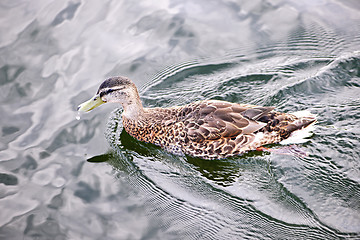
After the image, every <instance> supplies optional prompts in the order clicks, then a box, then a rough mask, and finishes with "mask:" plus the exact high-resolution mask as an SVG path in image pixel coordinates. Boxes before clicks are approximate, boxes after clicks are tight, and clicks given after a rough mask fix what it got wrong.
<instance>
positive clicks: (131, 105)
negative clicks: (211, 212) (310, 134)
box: [98, 77, 316, 159]
mask: <svg viewBox="0 0 360 240" xmlns="http://www.w3.org/2000/svg"><path fill="white" fill-rule="evenodd" d="M98 94H99V95H100V96H102V100H103V101H104V102H120V103H121V104H122V105H123V107H124V113H123V116H122V118H123V126H124V128H125V130H126V131H127V132H128V133H129V134H130V135H131V136H133V137H134V138H136V139H138V140H140V141H144V142H149V143H153V144H155V145H158V146H160V147H162V148H164V149H165V150H167V151H169V152H172V153H175V154H188V155H191V156H195V157H200V158H205V159H215V158H225V157H230V156H234V155H239V154H242V153H244V152H247V151H250V150H255V149H256V148H258V147H260V146H262V145H265V144H270V143H278V142H280V141H282V140H283V139H286V138H288V137H289V135H290V134H291V133H292V132H293V131H295V130H298V129H302V128H304V127H307V126H308V125H310V124H311V123H313V122H315V121H316V119H315V118H314V117H313V116H308V117H302V118H298V117H296V116H295V115H292V114H285V113H280V112H276V111H273V109H274V108H273V107H260V106H253V105H245V104H237V103H230V102H225V101H218V100H205V101H198V102H194V103H190V104H188V105H184V106H176V107H171V108H143V106H142V104H141V101H140V98H139V94H138V92H137V90H136V87H135V85H134V84H133V83H132V82H131V81H130V80H129V79H127V78H124V77H115V78H111V79H108V80H106V81H105V82H104V83H103V84H102V85H101V86H100V88H99V90H98Z"/></svg>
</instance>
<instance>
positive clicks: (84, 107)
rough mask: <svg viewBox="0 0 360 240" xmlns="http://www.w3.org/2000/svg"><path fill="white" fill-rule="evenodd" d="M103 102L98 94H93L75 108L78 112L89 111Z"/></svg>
mask: <svg viewBox="0 0 360 240" xmlns="http://www.w3.org/2000/svg"><path fill="white" fill-rule="evenodd" d="M103 103H105V102H104V101H103V100H101V98H100V96H99V95H95V96H94V97H92V98H90V100H88V101H86V102H84V103H82V104H80V105H79V106H78V109H77V110H78V111H79V112H89V111H91V110H93V109H94V108H96V107H98V106H100V105H101V104H103Z"/></svg>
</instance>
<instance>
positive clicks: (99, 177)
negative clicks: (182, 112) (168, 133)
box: [0, 0, 360, 239]
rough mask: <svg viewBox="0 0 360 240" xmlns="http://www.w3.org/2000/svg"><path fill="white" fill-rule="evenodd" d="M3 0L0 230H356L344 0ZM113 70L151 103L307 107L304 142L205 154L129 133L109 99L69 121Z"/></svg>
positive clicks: (354, 112) (353, 64)
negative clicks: (280, 148)
mask: <svg viewBox="0 0 360 240" xmlns="http://www.w3.org/2000/svg"><path fill="white" fill-rule="evenodd" d="M0 5H1V7H0V25H1V28H0V91H1V94H0V111H1V115H0V130H1V131H0V135H1V141H0V205H1V206H2V208H1V214H0V238H1V239H35V238H37V239H94V238H97V239H179V236H180V237H181V238H183V239H234V238H236V239H243V238H254V239H264V238H272V239H274V238H277V239H299V238H300V239H302V238H312V239H338V238H350V239H351V238H353V239H358V238H359V233H360V228H359V226H360V224H359V223H360V218H359V216H360V214H359V212H360V209H359V206H360V202H359V199H360V179H359V176H360V167H359V161H358V159H360V155H359V153H358V151H356V149H358V148H359V147H360V142H359V136H360V132H359V128H358V126H359V125H360V115H359V113H360V108H359V106H360V99H359V96H358V95H359V87H360V84H359V78H360V74H359V63H360V55H359V47H358V46H360V35H359V32H360V31H359V24H358V23H359V21H360V19H359V16H360V15H359V9H360V8H359V5H358V3H357V2H356V1H337V0H334V1H328V0H323V1H268V0H259V1H237V2H235V1H196V2H195V1H178V0H168V1H159V2H145V1H144V2H136V1H128V0H124V1H112V0H106V1H101V2H100V1H92V0H89V1H40V0H39V1H2V2H1V3H0ZM113 75H125V76H128V77H130V78H131V79H133V80H134V81H135V83H136V84H137V86H138V87H139V88H140V89H141V97H142V100H143V102H144V105H145V106H147V107H166V106H171V105H181V104H186V103H189V102H192V101H197V100H202V99H209V98H212V99H221V100H227V101H232V102H241V103H250V104H258V105H273V106H276V107H277V109H278V110H281V111H298V110H304V109H309V110H311V111H312V112H313V113H316V114H317V115H318V119H319V123H318V128H317V129H316V130H315V134H314V136H313V137H312V138H311V140H310V141H309V142H308V143H306V144H303V145H301V146H302V147H304V148H306V151H308V152H309V153H310V154H309V156H308V157H305V158H299V157H296V156H279V155H275V154H269V153H257V152H252V153H249V154H246V155H244V156H241V157H236V158H230V159H224V160H218V161H217V160H216V161H207V160H202V159H197V158H191V157H187V156H174V155H172V154H169V153H166V152H164V151H163V150H162V149H160V148H158V147H156V146H153V145H150V144H144V143H139V142H138V141H135V140H134V139H133V138H131V137H130V136H129V135H128V134H127V133H125V132H123V131H121V123H120V122H119V119H120V114H121V112H120V111H115V112H113V113H111V114H110V119H109V120H108V115H109V112H111V111H112V110H113V109H114V108H115V107H116V106H113V105H108V106H103V107H102V108H100V109H97V110H96V111H94V112H93V113H91V114H88V115H86V114H85V115H82V116H81V119H80V120H76V113H75V111H76V106H77V105H78V104H79V103H80V102H82V101H83V100H85V99H88V98H89V97H90V96H91V95H92V94H93V93H94V91H96V88H97V86H98V85H99V83H100V82H101V80H103V79H105V78H106V77H108V76H113ZM106 122H108V124H106ZM104 132H105V136H104ZM274 147H277V146H274ZM86 159H88V161H86Z"/></svg>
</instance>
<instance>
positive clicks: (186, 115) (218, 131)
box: [180, 100, 274, 142]
mask: <svg viewBox="0 0 360 240" xmlns="http://www.w3.org/2000/svg"><path fill="white" fill-rule="evenodd" d="M273 109H274V108H273V107H259V106H253V105H243V104H237V103H230V102H225V101H218V100H209V101H201V102H197V103H193V104H190V105H187V106H185V107H184V108H183V109H182V110H181V113H180V115H181V116H183V118H182V119H183V121H182V122H183V123H184V131H185V133H186V134H187V136H188V138H189V139H190V140H191V141H195V142H203V141H205V140H217V139H220V138H237V137H239V136H242V135H248V134H252V133H254V132H256V131H258V130H260V129H261V128H263V127H264V126H266V123H263V122H260V121H257V120H258V119H260V118H261V117H263V116H264V115H266V114H267V113H269V112H270V111H271V110H273Z"/></svg>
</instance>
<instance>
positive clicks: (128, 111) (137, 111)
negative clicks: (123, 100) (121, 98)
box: [123, 99, 144, 121]
mask: <svg viewBox="0 0 360 240" xmlns="http://www.w3.org/2000/svg"><path fill="white" fill-rule="evenodd" d="M123 108H124V113H123V116H124V117H125V118H127V119H128V120H131V121H137V120H139V119H140V118H141V117H142V116H143V115H144V108H143V106H142V103H141V101H140V99H136V101H135V100H133V101H131V102H129V103H127V104H123Z"/></svg>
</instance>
